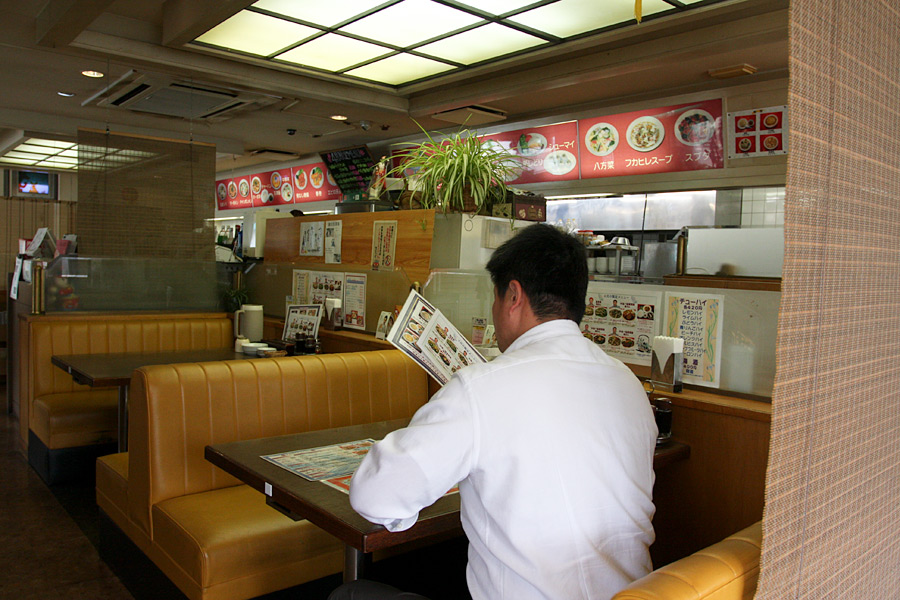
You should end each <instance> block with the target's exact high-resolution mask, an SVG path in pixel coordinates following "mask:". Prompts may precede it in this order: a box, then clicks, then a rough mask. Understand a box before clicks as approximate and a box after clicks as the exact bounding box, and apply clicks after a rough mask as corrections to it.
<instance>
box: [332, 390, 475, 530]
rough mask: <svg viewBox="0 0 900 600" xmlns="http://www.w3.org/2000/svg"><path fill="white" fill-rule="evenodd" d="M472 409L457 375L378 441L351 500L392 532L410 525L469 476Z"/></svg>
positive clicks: (355, 477) (358, 474)
mask: <svg viewBox="0 0 900 600" xmlns="http://www.w3.org/2000/svg"><path fill="white" fill-rule="evenodd" d="M473 440H474V436H473V422H472V410H471V404H470V402H469V397H468V394H467V393H466V391H465V386H464V385H463V383H462V382H461V380H460V378H459V377H454V378H453V379H451V380H450V382H449V383H448V384H447V385H446V386H444V388H443V389H442V390H441V391H440V392H438V393H437V394H435V396H434V397H433V398H432V399H431V401H429V402H428V404H426V405H425V406H423V407H422V408H420V409H419V410H418V411H417V412H416V414H415V416H414V417H413V418H412V421H410V424H409V426H408V427H406V428H404V429H400V430H398V431H395V432H393V433H390V434H389V435H388V436H387V437H385V438H384V440H382V441H380V442H378V443H377V444H375V446H374V447H373V448H372V449H371V450H370V451H369V453H368V455H366V458H365V459H364V460H363V462H362V464H361V465H360V466H359V468H358V469H357V470H356V473H354V475H353V479H352V480H351V482H350V504H351V505H352V506H353V509H354V510H356V512H358V513H359V514H360V515H362V516H363V517H364V518H365V519H366V520H368V521H371V522H373V523H379V524H381V525H384V526H385V527H386V528H387V529H389V530H391V531H403V530H405V529H409V528H410V527H412V526H413V524H415V522H416V519H418V516H419V511H420V510H422V509H423V508H425V507H426V506H430V505H431V504H433V503H434V501H435V500H437V499H438V498H440V497H441V496H442V495H443V494H444V493H446V492H447V490H449V489H450V488H452V487H453V486H455V485H456V484H457V483H459V482H460V481H461V480H462V479H464V478H465V477H466V476H467V475H468V473H469V471H470V470H471V465H472V462H473V457H474V453H475V451H476V449H475V448H474V444H473Z"/></svg>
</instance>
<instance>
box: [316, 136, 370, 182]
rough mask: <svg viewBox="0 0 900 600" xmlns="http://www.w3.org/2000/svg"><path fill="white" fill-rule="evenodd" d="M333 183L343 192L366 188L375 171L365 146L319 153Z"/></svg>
mask: <svg viewBox="0 0 900 600" xmlns="http://www.w3.org/2000/svg"><path fill="white" fill-rule="evenodd" d="M320 156H321V157H322V160H324V161H325V166H326V167H327V169H328V171H329V172H330V173H331V176H332V177H333V178H334V181H335V183H337V185H338V187H339V188H340V189H341V191H342V192H343V193H345V194H347V193H350V192H358V191H361V190H366V189H368V187H369V182H370V181H371V180H372V173H374V171H375V161H374V160H372V156H371V155H370V154H369V149H368V148H366V147H365V146H358V147H355V148H345V149H343V150H335V151H333V152H326V153H324V154H321V155H320Z"/></svg>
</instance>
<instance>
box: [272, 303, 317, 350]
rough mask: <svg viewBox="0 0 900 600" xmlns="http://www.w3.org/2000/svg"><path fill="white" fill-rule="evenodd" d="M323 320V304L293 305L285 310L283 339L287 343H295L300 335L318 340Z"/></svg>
mask: <svg viewBox="0 0 900 600" xmlns="http://www.w3.org/2000/svg"><path fill="white" fill-rule="evenodd" d="M321 320H322V305H321V304H291V305H289V306H288V307H287V308H286V310H285V316H284V331H283V332H282V334H281V339H282V340H283V341H285V342H293V341H294V340H296V339H297V334H298V333H303V334H305V335H306V336H307V337H311V338H317V337H319V322H320V321H321Z"/></svg>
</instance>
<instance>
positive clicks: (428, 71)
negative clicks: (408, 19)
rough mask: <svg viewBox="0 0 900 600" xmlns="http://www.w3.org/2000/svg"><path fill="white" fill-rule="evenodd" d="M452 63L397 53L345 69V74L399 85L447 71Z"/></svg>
mask: <svg viewBox="0 0 900 600" xmlns="http://www.w3.org/2000/svg"><path fill="white" fill-rule="evenodd" d="M452 68H453V66H452V65H448V64H446V63H442V62H438V61H435V60H429V59H427V58H422V57H420V56H415V55H412V54H406V53H402V54H397V55H395V56H389V57H388V58H384V59H382V60H379V61H375V62H373V63H370V64H368V65H364V66H362V67H359V68H356V69H351V70H350V71H347V73H346V74H347V75H352V76H354V77H361V78H362V79H370V80H372V81H378V82H381V83H387V84H389V85H400V84H403V83H406V82H408V81H415V80H416V79H422V78H424V77H430V76H432V75H437V74H438V73H443V72H444V71H449V70H450V69H452Z"/></svg>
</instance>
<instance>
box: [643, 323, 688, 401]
mask: <svg viewBox="0 0 900 600" xmlns="http://www.w3.org/2000/svg"><path fill="white" fill-rule="evenodd" d="M683 353H684V340H683V339H681V338H677V337H666V336H661V335H658V336H656V337H654V338H653V354H652V356H651V359H650V381H652V382H653V386H654V387H655V388H656V389H662V390H666V391H669V392H680V391H681V388H682V384H681V367H682V361H683V360H684V359H683Z"/></svg>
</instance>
